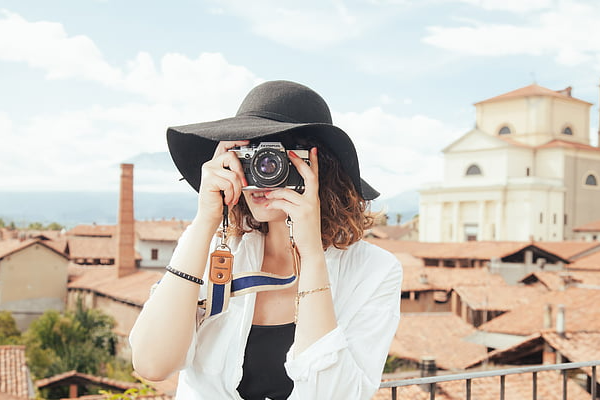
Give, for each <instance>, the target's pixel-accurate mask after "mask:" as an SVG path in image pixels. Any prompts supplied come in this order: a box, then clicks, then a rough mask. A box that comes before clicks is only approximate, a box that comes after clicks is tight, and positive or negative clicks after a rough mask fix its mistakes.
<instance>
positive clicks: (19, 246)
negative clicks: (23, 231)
mask: <svg viewBox="0 0 600 400" xmlns="http://www.w3.org/2000/svg"><path fill="white" fill-rule="evenodd" d="M47 242H48V241H47V240H41V239H26V240H18V239H10V240H2V241H0V260H1V259H3V258H4V257H7V256H10V255H11V254H14V253H16V252H18V251H21V250H23V249H26V248H27V247H29V246H33V245H36V244H37V245H40V246H43V247H46V248H48V249H50V250H52V251H53V252H55V253H56V254H58V255H60V256H62V257H64V258H67V259H68V258H69V257H68V256H67V255H66V254H65V253H63V252H61V251H59V250H57V249H56V248H54V247H53V246H50V245H49V244H48V243H47Z"/></svg>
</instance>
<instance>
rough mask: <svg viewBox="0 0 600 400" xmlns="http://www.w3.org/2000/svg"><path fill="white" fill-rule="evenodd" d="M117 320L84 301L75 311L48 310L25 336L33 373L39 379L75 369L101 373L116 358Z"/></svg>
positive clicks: (88, 372)
mask: <svg viewBox="0 0 600 400" xmlns="http://www.w3.org/2000/svg"><path fill="white" fill-rule="evenodd" d="M114 325H115V322H114V320H113V319H112V318H111V317H109V316H107V315H105V314H103V313H101V312H100V311H98V310H86V309H84V307H83V306H82V304H81V302H79V303H78V305H77V308H76V310H75V311H74V312H66V313H64V314H60V313H59V312H57V311H47V312H45V313H44V314H43V315H42V316H41V317H40V318H38V319H37V320H35V321H34V322H33V323H32V324H31V325H30V327H29V329H28V331H27V332H26V334H25V343H26V345H27V350H26V351H27V357H28V360H29V366H30V368H31V372H32V373H33V375H35V377H36V378H37V379H40V378H45V377H48V376H52V375H56V374H59V373H63V372H67V371H71V370H76V371H78V372H82V373H86V374H98V373H100V371H101V370H102V368H103V367H104V366H105V365H106V364H108V363H109V362H111V361H112V360H113V358H114V356H115V344H116V341H117V338H116V335H115V334H114V333H113V331H112V329H113V328H114Z"/></svg>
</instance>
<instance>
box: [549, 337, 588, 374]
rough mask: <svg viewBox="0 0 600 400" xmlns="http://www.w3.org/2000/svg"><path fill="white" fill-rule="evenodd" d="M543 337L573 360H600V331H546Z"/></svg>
mask: <svg viewBox="0 0 600 400" xmlns="http://www.w3.org/2000/svg"><path fill="white" fill-rule="evenodd" d="M542 337H543V338H544V340H545V341H546V342H548V344H550V346H552V347H553V348H554V349H556V350H558V351H559V352H560V353H561V354H562V355H563V356H565V357H566V358H568V359H569V361H571V362H584V361H590V360H600V332H565V334H564V336H561V335H559V334H558V333H556V332H544V333H542ZM599 378H600V377H599Z"/></svg>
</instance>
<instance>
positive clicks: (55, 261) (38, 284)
mask: <svg viewBox="0 0 600 400" xmlns="http://www.w3.org/2000/svg"><path fill="white" fill-rule="evenodd" d="M68 262H69V261H68V259H67V258H66V257H63V256H61V255H60V254H57V253H56V252H54V251H52V250H50V249H48V248H47V247H45V246H43V245H40V244H33V245H31V246H29V247H26V248H24V249H22V250H20V251H17V252H16V253H13V254H11V255H9V256H7V257H5V258H3V259H2V260H0V309H2V310H9V311H11V312H12V313H13V316H14V318H15V321H16V322H17V326H18V327H19V329H21V330H24V329H26V328H27V327H28V326H29V324H30V323H31V321H33V320H34V319H35V318H37V317H38V316H40V315H41V314H43V313H44V311H46V310H48V309H55V310H59V311H62V310H63V309H64V305H65V300H66V296H67V265H68Z"/></svg>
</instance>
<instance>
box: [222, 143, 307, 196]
mask: <svg viewBox="0 0 600 400" xmlns="http://www.w3.org/2000/svg"><path fill="white" fill-rule="evenodd" d="M229 151H233V152H234V153H235V154H236V155H237V157H238V158H239V159H240V162H241V163H242V168H243V169H244V176H245V177H246V181H247V182H248V186H245V187H244V190H249V189H268V188H290V189H294V190H297V191H302V190H304V179H302V176H300V174H299V173H298V171H297V170H296V168H295V167H294V166H293V165H292V163H291V161H290V159H289V156H288V153H289V151H290V150H286V149H285V147H283V145H282V144H281V143H280V142H261V143H258V144H252V143H251V144H250V145H248V146H237V147H233V148H232V149H230V150H229ZM293 151H294V153H296V154H297V155H298V157H300V158H301V159H303V160H304V161H305V162H306V163H307V164H309V165H310V161H309V151H308V150H307V149H293Z"/></svg>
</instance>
